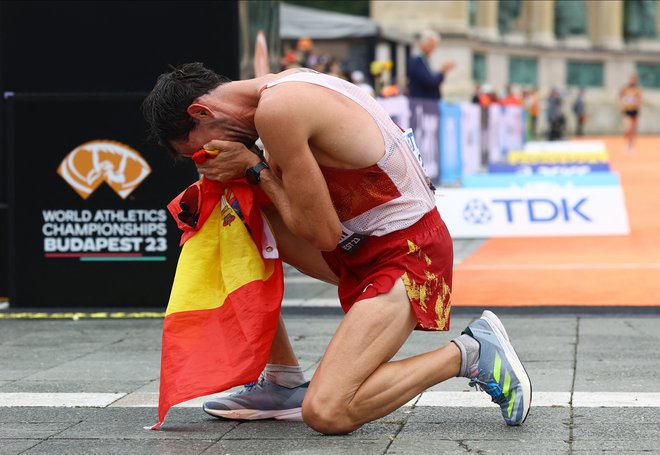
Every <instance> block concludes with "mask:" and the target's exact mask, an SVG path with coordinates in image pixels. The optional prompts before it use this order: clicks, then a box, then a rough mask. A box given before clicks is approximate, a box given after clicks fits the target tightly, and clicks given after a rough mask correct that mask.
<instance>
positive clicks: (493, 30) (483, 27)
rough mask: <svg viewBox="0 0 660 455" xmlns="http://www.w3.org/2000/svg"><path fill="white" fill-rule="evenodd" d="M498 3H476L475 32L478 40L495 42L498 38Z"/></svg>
mask: <svg viewBox="0 0 660 455" xmlns="http://www.w3.org/2000/svg"><path fill="white" fill-rule="evenodd" d="M498 6H499V2H498V1H497V0H492V1H480V2H477V14H476V17H475V19H476V24H475V31H476V33H477V36H478V37H479V38H483V39H488V40H496V39H497V38H498V37H499V34H500V33H499V30H498V29H497V8H498Z"/></svg>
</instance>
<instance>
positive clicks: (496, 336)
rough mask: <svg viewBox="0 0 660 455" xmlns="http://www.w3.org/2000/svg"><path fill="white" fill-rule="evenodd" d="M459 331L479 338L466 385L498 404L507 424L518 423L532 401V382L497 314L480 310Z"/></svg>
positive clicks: (521, 421)
mask: <svg viewBox="0 0 660 455" xmlns="http://www.w3.org/2000/svg"><path fill="white" fill-rule="evenodd" d="M463 333H465V334H467V335H469V336H471V337H472V338H474V339H475V340H477V341H478V342H479V361H478V362H477V363H476V364H474V365H473V366H472V367H471V370H472V373H471V374H470V386H472V387H474V388H479V389H481V390H483V391H484V392H486V393H487V394H488V395H490V396H491V397H492V398H493V402H495V403H497V404H498V405H500V409H501V410H502V417H504V421H505V422H506V424H507V425H520V424H522V423H523V422H524V421H525V419H526V418H527V414H529V409H530V406H531V403H532V383H531V381H530V379H529V375H528V374H527V372H526V371H525V367H524V366H523V364H522V362H521V361H520V359H519V358H518V355H517V354H516V351H515V350H514V349H513V346H512V345H511V343H510V342H509V336H508V335H507V333H506V330H504V326H503V325H502V323H501V322H500V320H499V319H498V317H497V316H495V314H493V312H491V311H487V310H486V311H484V312H483V313H482V315H481V318H479V319H477V320H476V321H474V322H472V323H471V324H470V325H469V326H468V327H467V328H466V329H465V330H464V331H463Z"/></svg>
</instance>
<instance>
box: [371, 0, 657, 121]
mask: <svg viewBox="0 0 660 455" xmlns="http://www.w3.org/2000/svg"><path fill="white" fill-rule="evenodd" d="M659 10H660V1H659V0H593V1H588V0H557V1H555V0H534V1H525V0H465V1H381V0H375V1H372V2H371V17H372V19H374V20H375V21H376V22H377V23H378V24H379V25H380V26H381V36H382V37H383V38H382V39H381V42H380V43H379V46H378V49H377V52H376V56H377V58H378V59H383V60H387V59H389V60H393V61H394V62H395V70H394V74H392V79H393V82H396V83H398V84H399V85H400V86H402V87H405V83H406V82H405V61H406V58H407V55H408V54H409V52H410V49H412V52H416V50H415V48H414V45H413V43H414V41H415V35H416V34H418V33H419V32H420V31H422V30H424V29H432V30H435V31H437V32H439V33H440V34H441V35H442V42H441V44H440V46H439V47H438V49H437V50H436V51H435V53H434V54H433V55H432V56H431V58H430V63H431V66H434V67H438V68H439V67H440V65H441V64H442V62H443V61H445V60H454V61H455V62H456V63H457V65H456V67H455V69H454V70H453V71H452V72H451V73H449V74H448V77H447V78H446V80H445V83H444V85H443V95H444V97H445V99H447V100H448V101H466V100H468V99H470V98H471V95H472V93H473V92H474V88H475V85H476V84H478V83H479V84H482V85H486V84H487V85H490V86H492V87H493V88H494V89H495V90H497V91H498V92H499V91H502V90H504V88H505V87H506V85H508V84H513V85H514V86H515V87H517V89H518V91H520V90H521V89H523V88H529V87H536V88H537V89H538V90H539V93H540V95H541V98H542V102H541V113H540V115H539V132H543V131H544V130H545V129H546V128H547V126H546V125H547V123H546V121H545V115H544V113H545V101H546V99H547V96H548V94H549V93H550V90H551V89H552V88H557V89H559V90H560V92H561V93H562V94H563V97H564V103H563V110H564V114H565V115H566V118H567V121H568V125H567V127H568V132H571V131H574V127H573V125H574V122H575V118H574V115H573V114H572V112H571V106H572V104H573V100H574V98H575V97H576V95H577V92H578V90H579V89H580V88H584V89H585V100H586V110H587V122H586V125H585V132H586V134H616V133H620V132H621V131H622V120H621V115H620V113H619V107H618V96H619V92H620V90H621V88H622V87H623V86H624V85H625V84H626V83H627V81H628V80H629V78H630V76H631V75H632V74H633V73H636V74H637V75H638V76H639V79H640V84H641V86H642V88H643V90H644V105H643V108H642V112H641V116H640V132H641V133H643V134H644V133H646V134H658V133H660V122H658V121H657V120H656V119H657V118H660V117H659V116H660V36H659V34H658V31H660V14H659V13H658V11H659Z"/></svg>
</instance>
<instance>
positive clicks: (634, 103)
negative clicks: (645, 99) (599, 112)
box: [619, 74, 642, 153]
mask: <svg viewBox="0 0 660 455" xmlns="http://www.w3.org/2000/svg"><path fill="white" fill-rule="evenodd" d="M619 104H620V106H621V113H622V114H623V137H624V138H625V139H626V140H627V142H626V153H632V152H633V151H634V147H635V137H636V136H637V120H638V117H639V111H640V109H641V108H642V89H641V88H639V86H638V85H637V75H636V74H633V75H632V76H630V81H629V82H628V85H627V86H625V87H624V88H623V89H622V90H621V93H620V94H619Z"/></svg>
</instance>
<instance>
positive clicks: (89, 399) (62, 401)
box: [0, 392, 126, 408]
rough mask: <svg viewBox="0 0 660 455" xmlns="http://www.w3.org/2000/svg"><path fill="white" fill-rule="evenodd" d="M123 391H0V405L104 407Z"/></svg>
mask: <svg viewBox="0 0 660 455" xmlns="http://www.w3.org/2000/svg"><path fill="white" fill-rule="evenodd" d="M125 395H126V394H125V393H29V392H20V393H0V407H5V408H9V407H34V406H44V407H49V408H77V407H83V408H105V407H107V406H109V405H110V404H112V403H113V402H115V401H117V400H118V399H120V398H121V397H123V396H125Z"/></svg>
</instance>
